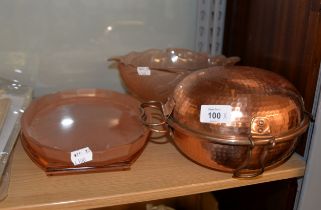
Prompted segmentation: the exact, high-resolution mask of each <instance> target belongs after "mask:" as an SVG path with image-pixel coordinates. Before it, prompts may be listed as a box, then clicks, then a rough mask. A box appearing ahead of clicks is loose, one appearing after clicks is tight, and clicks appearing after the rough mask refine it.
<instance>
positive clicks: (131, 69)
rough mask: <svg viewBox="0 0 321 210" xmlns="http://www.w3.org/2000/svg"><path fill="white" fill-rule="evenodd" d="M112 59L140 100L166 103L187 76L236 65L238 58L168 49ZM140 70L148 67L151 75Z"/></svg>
mask: <svg viewBox="0 0 321 210" xmlns="http://www.w3.org/2000/svg"><path fill="white" fill-rule="evenodd" d="M109 60H114V61H117V62H118V69H119V73H120V76H121V78H122V81H123V83H124V85H125V86H126V88H127V90H128V92H129V93H131V94H132V95H134V96H136V97H137V98H138V99H140V100H141V101H149V100H156V101H161V102H166V101H167V99H168V97H169V96H171V94H172V92H173V90H174V88H175V86H176V85H177V84H178V83H179V82H180V81H181V80H182V79H183V78H184V77H185V76H186V75H188V74H190V73H191V72H193V71H195V70H199V69H203V68H208V67H211V66H220V65H234V64H235V63H236V62H238V61H239V58H238V57H230V58H226V57H225V56H223V55H221V56H214V57H210V56H209V55H207V54H205V53H198V52H194V51H191V50H188V49H179V48H168V49H165V50H160V49H150V50H146V51H143V52H131V53H129V54H127V55H125V56H117V57H113V58H110V59H109ZM139 67H148V68H149V69H150V75H139V74H138V71H137V68H139Z"/></svg>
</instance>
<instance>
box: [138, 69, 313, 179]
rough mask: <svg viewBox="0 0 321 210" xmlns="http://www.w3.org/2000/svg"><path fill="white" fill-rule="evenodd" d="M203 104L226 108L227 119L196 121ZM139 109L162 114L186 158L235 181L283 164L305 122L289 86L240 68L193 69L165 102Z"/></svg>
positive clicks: (300, 102) (269, 75) (300, 103)
mask: <svg viewBox="0 0 321 210" xmlns="http://www.w3.org/2000/svg"><path fill="white" fill-rule="evenodd" d="M202 105H224V106H228V107H230V108H231V110H230V120H229V121H225V122H200V113H201V107H202ZM142 107H159V108H160V109H161V110H162V112H163V113H164V115H165V118H164V121H166V122H167V123H168V124H169V126H170V127H172V130H173V139H174V142H175V144H176V145H177V147H178V148H179V149H180V150H181V151H182V152H183V153H184V154H185V155H186V156H188V157H189V158H191V159H192V160H193V161H195V162H197V163H199V164H201V165H204V166H206V167H210V168H213V169H217V170H220V171H225V172H233V173H234V176H236V177H254V176H257V175H259V174H261V173H263V171H264V170H265V169H268V168H272V167H274V166H277V165H279V164H281V163H282V162H284V161H285V160H286V159H287V158H288V157H290V155H291V154H292V153H293V151H294V148H295V145H296V143H297V140H298V138H299V136H300V135H301V134H302V133H304V132H305V130H306V129H307V127H308V122H309V119H308V116H307V114H305V112H304V104H303V100H302V97H301V96H300V94H299V93H298V91H297V90H296V89H295V88H294V87H293V85H292V84H290V83H289V82H288V81H287V80H285V79H284V78H282V77H281V76H279V75H277V74H275V73H273V72H270V71H266V70H262V69H258V68H253V67H242V66H231V67H213V68H210V69H207V70H199V71H196V72H194V73H192V74H190V75H188V76H187V77H185V78H184V79H183V80H182V81H181V82H180V83H179V84H178V85H177V87H176V88H175V91H174V94H173V97H172V99H171V100H169V101H168V103H167V104H165V105H164V106H163V105H160V104H158V105H157V103H155V102H150V103H144V104H142ZM146 124H147V125H148V126H149V127H155V126H154V125H151V124H150V123H148V122H147V120H146Z"/></svg>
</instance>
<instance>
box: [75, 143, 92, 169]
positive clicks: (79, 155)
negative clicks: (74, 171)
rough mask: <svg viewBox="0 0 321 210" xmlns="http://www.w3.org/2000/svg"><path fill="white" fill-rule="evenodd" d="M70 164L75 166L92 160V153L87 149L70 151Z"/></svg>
mask: <svg viewBox="0 0 321 210" xmlns="http://www.w3.org/2000/svg"><path fill="white" fill-rule="evenodd" d="M70 159H71V162H72V163H73V164H74V165H75V166H76V165H80V164H82V163H86V162H89V161H92V160H93V153H92V151H91V150H90V149H89V147H85V148H82V149H79V150H75V151H72V152H71V153H70Z"/></svg>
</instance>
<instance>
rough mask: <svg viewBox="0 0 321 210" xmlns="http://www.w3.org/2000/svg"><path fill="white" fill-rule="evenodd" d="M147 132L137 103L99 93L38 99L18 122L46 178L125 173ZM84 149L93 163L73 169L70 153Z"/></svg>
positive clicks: (81, 92) (24, 141)
mask: <svg viewBox="0 0 321 210" xmlns="http://www.w3.org/2000/svg"><path fill="white" fill-rule="evenodd" d="M149 133H150V132H149V130H148V129H146V128H145V127H144V126H143V125H142V124H141V120H140V111H139V102H138V101H137V100H136V99H134V98H132V97H130V96H128V95H124V94H120V93H116V92H112V91H107V90H98V89H83V90H81V89H80V90H71V91H64V92H59V93H55V94H50V95H46V96H43V97H40V98H38V99H36V100H35V101H33V102H32V104H31V105H30V106H29V107H28V108H27V110H26V111H25V112H24V114H23V116H22V120H21V134H22V135H21V136H22V144H23V146H24V148H25V150H26V152H27V153H28V154H29V156H30V158H31V159H33V160H34V161H35V162H36V163H37V164H38V165H39V166H40V167H41V168H43V169H44V170H45V171H46V172H47V173H48V174H59V173H74V172H81V171H84V172H88V171H105V170H120V169H121V170H123V169H128V168H129V167H130V164H131V163H132V162H133V161H134V160H135V159H136V158H137V157H138V155H139V154H140V152H141V151H142V150H143V147H144V145H145V143H146V141H147V139H148V136H149ZM86 147H89V148H90V150H91V151H92V153H93V160H92V161H89V162H85V163H83V164H80V165H74V164H73V163H72V161H71V152H73V151H75V150H79V149H82V148H86Z"/></svg>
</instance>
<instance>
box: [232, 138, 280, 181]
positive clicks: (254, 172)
mask: <svg viewBox="0 0 321 210" xmlns="http://www.w3.org/2000/svg"><path fill="white" fill-rule="evenodd" d="M254 138H255V137H253V136H252V135H250V136H249V141H250V146H249V147H248V150H247V158H246V159H245V161H244V162H243V164H242V165H240V166H239V167H238V168H237V169H235V171H234V172H233V178H254V177H257V176H259V175H261V174H263V172H264V170H265V164H264V161H265V158H266V155H267V153H268V149H269V148H271V147H274V146H275V138H274V137H272V136H271V138H270V141H269V143H268V144H267V145H265V146H264V150H263V153H262V155H261V156H260V166H261V167H260V169H257V170H247V171H246V172H243V170H244V169H246V168H247V166H248V162H249V161H250V160H251V158H252V149H253V148H254V147H255V141H254Z"/></svg>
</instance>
